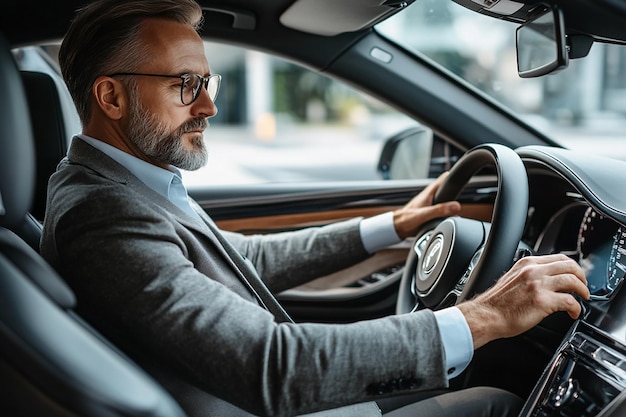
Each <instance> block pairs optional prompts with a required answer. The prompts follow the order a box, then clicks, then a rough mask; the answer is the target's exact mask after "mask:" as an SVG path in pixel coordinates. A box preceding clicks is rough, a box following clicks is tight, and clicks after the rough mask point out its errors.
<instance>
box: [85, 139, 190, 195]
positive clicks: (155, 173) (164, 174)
mask: <svg viewBox="0 0 626 417" xmlns="http://www.w3.org/2000/svg"><path fill="white" fill-rule="evenodd" d="M78 137H79V138H80V139H82V140H84V141H85V142H87V143H88V144H90V145H91V146H93V147H94V148H96V149H98V150H99V151H101V152H103V153H105V154H106V155H107V156H109V157H110V158H112V159H113V160H114V161H115V162H117V163H118V164H120V165H122V166H123V167H125V168H126V169H128V170H129V171H130V172H131V173H132V174H133V175H134V176H136V177H137V178H139V180H140V181H142V182H143V183H144V184H146V185H147V186H148V187H150V188H152V189H153V190H154V191H156V192H157V193H159V194H161V195H162V196H163V197H165V198H167V199H168V200H170V201H172V196H171V194H170V192H171V187H172V184H174V186H177V184H180V186H183V187H184V185H183V183H182V175H181V172H180V170H179V169H178V168H176V167H175V166H172V165H168V169H163V168H160V167H158V166H156V165H152V164H151V163H149V162H146V161H144V160H142V159H139V158H137V157H135V156H132V155H130V154H128V153H126V152H124V151H122V150H120V149H118V148H116V147H114V146H111V145H109V144H108V143H105V142H103V141H101V140H98V139H94V138H92V137H90V136H87V135H83V134H81V135H78ZM185 194H186V190H185Z"/></svg>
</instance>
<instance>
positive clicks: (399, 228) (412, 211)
mask: <svg viewBox="0 0 626 417" xmlns="http://www.w3.org/2000/svg"><path fill="white" fill-rule="evenodd" d="M447 175H448V173H447V172H444V173H443V174H441V175H440V176H439V178H437V180H436V181H435V182H433V183H431V184H429V185H428V187H426V188H425V189H424V190H423V191H422V192H421V193H419V194H418V195H416V196H415V197H413V199H411V201H409V202H408V203H407V204H406V205H405V206H404V207H402V208H400V209H398V210H396V211H394V213H393V224H394V226H395V228H396V233H397V234H398V237H400V239H405V238H407V237H412V236H415V234H416V233H417V231H418V230H419V228H420V226H422V225H423V224H424V223H426V222H428V221H430V220H433V219H438V218H441V217H449V216H454V215H456V214H458V213H459V212H460V211H461V205H460V204H459V203H458V202H457V201H447V202H443V203H439V204H434V205H433V204H432V203H433V198H434V196H435V193H436V192H437V190H438V189H439V186H440V185H441V183H442V182H443V181H444V180H445V178H446V176H447Z"/></svg>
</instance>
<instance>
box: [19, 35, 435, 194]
mask: <svg viewBox="0 0 626 417" xmlns="http://www.w3.org/2000/svg"><path fill="white" fill-rule="evenodd" d="M205 45H206V53H207V57H208V59H209V63H210V64H211V69H212V70H213V71H214V72H217V73H220V74H221V75H222V85H221V87H220V93H219V95H218V98H217V100H216V105H217V107H218V110H219V111H218V114H217V115H216V116H215V117H214V118H212V119H210V127H209V128H208V129H207V130H206V132H205V140H206V143H207V147H208V150H209V162H208V164H207V165H206V166H205V167H203V168H201V169H199V170H197V171H193V172H183V176H184V178H185V182H186V184H188V185H189V186H203V185H214V184H215V185H229V184H258V183H279V182H280V183H283V182H310V181H371V180H382V179H383V175H382V174H381V173H379V172H378V171H377V164H378V161H379V157H380V154H381V150H382V148H383V144H384V141H385V140H386V139H388V138H390V137H391V136H393V135H394V134H396V133H399V132H401V131H403V130H405V129H406V128H409V127H416V126H419V125H418V123H417V122H416V121H415V120H413V119H411V118H409V117H407V116H405V115H403V114H402V113H400V112H398V111H397V110H395V109H392V108H391V107H389V106H388V105H386V104H384V103H382V102H380V101H379V100H376V99H374V98H372V97H370V96H367V95H365V94H363V93H360V92H358V91H356V90H354V89H352V88H350V87H348V86H346V85H344V84H342V83H340V82H338V81H334V80H332V79H330V78H328V77H325V76H323V75H320V74H317V73H315V72H313V71H311V70H308V69H305V68H303V67H300V66H298V65H294V64H292V63H289V62H287V61H285V60H282V59H279V58H275V57H272V56H270V55H268V54H264V53H261V52H256V51H251V50H247V49H243V48H239V47H236V46H231V45H224V44H218V43H206V44H205ZM57 50H58V47H54V46H49V47H46V48H41V47H30V48H22V49H19V50H16V51H14V54H15V56H16V58H17V60H18V64H19V66H20V68H21V69H26V70H31V71H41V72H47V73H51V74H53V75H54V77H55V78H58V79H60V75H59V73H58V68H56V67H55V53H56V52H57ZM64 97H67V98H68V100H69V94H65V95H64ZM70 103H71V102H70ZM69 107H70V108H66V109H65V111H66V112H72V113H74V114H73V115H72V116H73V117H72V119H73V120H77V116H76V115H75V109H74V108H73V106H71V105H70V106H69ZM72 126H73V127H74V129H73V131H72V134H75V133H79V131H80V125H79V124H78V123H75V124H73V125H72ZM422 129H424V127H422ZM428 156H430V155H428ZM427 168H428V166H426V169H424V170H423V171H421V173H422V174H423V176H424V177H427V176H428V175H429V173H428V169H427ZM413 175H414V174H413ZM433 175H434V174H433Z"/></svg>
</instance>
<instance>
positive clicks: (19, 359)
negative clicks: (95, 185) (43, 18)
mask: <svg viewBox="0 0 626 417" xmlns="http://www.w3.org/2000/svg"><path fill="white" fill-rule="evenodd" d="M0 91H2V94H0V386H2V390H0V392H1V394H0V414H1V415H6V416H28V417H31V416H46V417H57V416H67V417H69V416H85V417H114V416H125V417H131V416H142V417H147V416H154V417H184V416H185V414H184V412H183V411H182V410H181V408H180V407H179V406H178V404H177V403H176V402H175V401H174V400H173V399H172V397H171V396H170V395H169V394H168V393H167V392H166V391H165V390H164V389H163V388H162V387H161V386H160V385H158V384H157V383H156V382H155V381H154V380H153V379H152V378H151V377H150V376H149V375H148V374H146V373H145V372H144V371H143V370H142V369H140V368H139V367H138V366H137V365H135V364H134V363H133V362H132V361H130V360H129V359H128V358H126V357H125V356H124V355H123V354H121V353H120V352H119V351H117V350H116V349H115V347H113V346H112V345H110V344H109V343H108V342H107V341H106V340H105V339H104V338H102V336H100V335H99V334H98V333H97V332H95V331H94V330H93V329H91V328H90V327H89V326H88V325H87V324H85V323H84V322H83V321H81V319H80V318H79V317H78V316H77V315H76V314H74V312H73V308H74V306H75V302H76V300H75V298H74V295H73V293H72V291H71V290H70V289H69V288H68V287H67V286H66V285H65V283H64V282H63V281H62V280H61V279H60V278H59V277H58V275H57V274H56V273H55V271H54V270H53V269H52V268H51V267H50V266H49V265H48V264H47V263H46V262H45V261H44V260H43V259H42V258H41V257H40V256H39V255H38V253H37V252H36V251H35V250H34V249H33V248H31V247H30V246H29V245H28V244H26V243H25V242H24V240H22V239H21V238H20V237H18V236H17V235H16V234H15V233H13V232H12V231H11V230H15V229H16V228H19V227H20V226H21V225H22V224H23V222H24V219H25V218H26V217H27V212H28V210H29V209H30V206H31V201H32V196H33V189H34V180H35V164H34V161H35V158H34V151H33V143H32V132H31V125H30V119H29V112H28V108H27V103H26V98H25V94H24V90H23V87H22V82H21V79H20V74H19V72H18V70H17V67H16V65H15V62H14V61H13V57H12V55H11V52H10V50H9V46H8V43H7V42H6V41H5V40H4V38H3V37H2V36H1V35H0Z"/></svg>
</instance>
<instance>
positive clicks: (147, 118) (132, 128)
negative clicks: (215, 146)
mask: <svg viewBox="0 0 626 417" xmlns="http://www.w3.org/2000/svg"><path fill="white" fill-rule="evenodd" d="M129 93H130V109H129V110H130V115H131V116H130V122H129V123H128V132H127V134H128V139H129V140H130V141H131V142H132V143H133V145H135V146H136V147H137V148H138V149H139V150H140V151H141V152H143V153H144V154H146V155H147V156H149V157H150V158H153V159H155V160H157V161H159V162H163V163H166V164H170V165H173V166H175V167H177V168H178V169H182V170H185V171H195V170H197V169H199V168H201V167H203V166H204V165H206V163H207V159H208V152H207V149H206V146H205V144H204V140H203V138H202V137H197V136H194V137H193V138H192V140H191V144H192V145H193V149H192V150H187V149H185V148H184V146H183V138H182V135H183V134H184V133H186V132H191V131H194V130H197V129H202V130H204V129H206V127H207V125H208V122H207V120H206V119H205V118H196V119H191V120H188V121H187V122H185V123H183V124H182V125H181V126H180V127H179V128H177V129H176V130H174V131H173V132H172V131H170V130H169V129H168V127H167V126H166V125H165V123H163V122H162V121H160V120H158V118H157V117H156V115H154V114H152V113H150V112H149V111H148V110H147V109H145V108H144V107H143V106H142V105H141V103H140V101H139V100H138V97H137V94H136V93H135V92H134V91H129Z"/></svg>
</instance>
